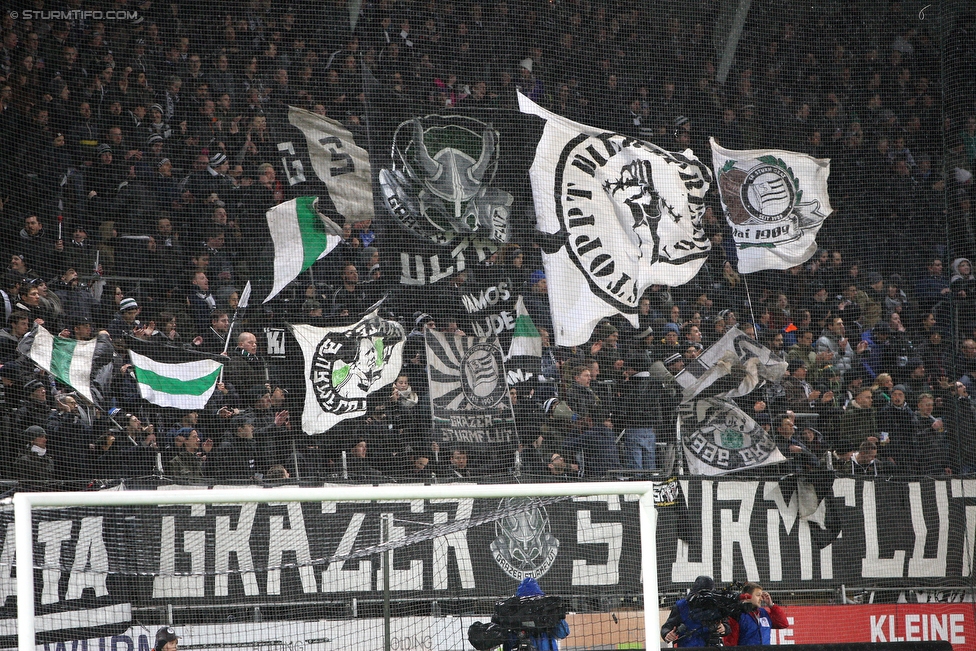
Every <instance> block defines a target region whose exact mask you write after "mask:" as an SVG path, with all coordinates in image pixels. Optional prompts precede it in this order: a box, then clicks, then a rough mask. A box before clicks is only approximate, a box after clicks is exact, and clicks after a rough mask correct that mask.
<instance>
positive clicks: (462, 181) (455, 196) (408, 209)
mask: <svg viewBox="0 0 976 651" xmlns="http://www.w3.org/2000/svg"><path fill="white" fill-rule="evenodd" d="M499 140H500V137H499V133H498V131H496V130H495V129H493V128H492V127H491V126H489V125H487V124H485V123H484V122H481V121H479V120H476V119H474V118H470V117H465V116H459V115H452V116H440V115H428V116H426V117H423V118H413V119H411V120H407V121H405V122H403V123H401V124H400V126H399V127H397V129H396V132H395V133H394V136H393V151H392V155H393V167H392V169H383V170H380V173H379V178H380V186H381V187H382V190H383V197H384V199H385V201H386V206H387V208H388V209H389V211H390V214H391V215H392V216H393V217H394V219H396V220H397V222H399V224H400V225H401V226H403V227H404V228H405V229H407V230H408V231H410V232H412V233H414V234H415V235H418V236H419V237H422V238H425V239H429V240H431V241H433V242H435V243H437V244H448V243H450V242H452V241H454V240H455V239H456V238H457V237H458V236H465V235H474V234H477V236H478V237H480V238H483V239H485V240H490V241H494V242H501V243H504V242H507V241H508V240H509V239H510V232H509V216H510V214H511V209H512V203H513V200H514V198H513V197H512V195H511V194H509V193H508V192H506V191H504V190H501V189H499V188H497V187H493V186H492V181H493V180H494V177H495V173H496V171H497V170H498V160H499V152H500V142H499Z"/></svg>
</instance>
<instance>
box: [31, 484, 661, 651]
mask: <svg viewBox="0 0 976 651" xmlns="http://www.w3.org/2000/svg"><path fill="white" fill-rule="evenodd" d="M654 488H655V484H654V483H653V482H592V483H587V482H578V483H558V484H557V483H537V484H531V483H530V484H462V483H456V484H436V485H419V484H395V485H380V486H361V485H358V486H324V487H291V486H286V487H277V488H227V487H219V488H214V489H187V490H165V491H158V490H153V491H150V490H133V491H124V490H123V491H102V492H78V493H67V492H61V493H30V492H21V493H17V494H16V495H14V497H13V505H14V529H15V558H16V567H17V568H22V567H31V568H34V541H33V510H34V509H36V508H57V507H65V508H69V507H125V506H128V507H139V506H144V507H145V506H148V507H151V506H173V505H214V504H247V503H257V504H268V503H302V502H323V503H327V502H382V501H403V500H447V499H506V498H560V497H566V498H572V497H577V498H587V497H595V496H601V495H614V496H637V497H638V500H637V501H638V505H639V534H640V554H641V560H640V571H641V579H642V587H641V590H642V596H643V604H644V609H643V625H644V629H645V638H644V639H645V641H653V640H656V639H657V632H656V631H657V629H658V627H659V614H658V603H659V600H658V576H657V556H656V547H655V540H656V528H657V513H656V510H655V506H654V504H655V502H654ZM624 551H625V552H627V551H629V552H631V553H633V551H636V550H624ZM16 586H17V595H18V597H17V620H18V621H17V626H18V649H19V651H35V633H36V628H35V622H36V620H35V585H34V572H33V571H30V572H22V571H19V569H18V571H17V577H16ZM645 644H647V642H645ZM651 646H657V645H654V644H653V643H651Z"/></svg>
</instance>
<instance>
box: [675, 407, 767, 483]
mask: <svg viewBox="0 0 976 651" xmlns="http://www.w3.org/2000/svg"><path fill="white" fill-rule="evenodd" d="M678 413H679V415H680V418H681V437H682V444H683V447H684V449H685V459H686V460H687V462H688V471H689V472H690V473H691V474H692V475H723V474H725V473H728V472H734V471H736V470H746V469H748V468H757V467H759V466H765V465H768V464H770V463H780V462H782V461H786V457H784V456H783V453H782V452H780V451H779V448H777V447H776V441H775V440H773V437H772V436H771V435H770V434H769V433H768V432H767V431H766V430H764V429H763V428H762V427H761V426H760V425H759V424H758V423H757V422H756V421H754V420H753V419H752V418H750V417H749V414H747V413H746V412H744V411H742V410H741V409H739V407H737V406H736V404H735V403H734V402H732V401H730V400H722V399H720V398H705V399H701V400H695V401H694V402H691V403H686V404H683V405H681V407H679V409H678Z"/></svg>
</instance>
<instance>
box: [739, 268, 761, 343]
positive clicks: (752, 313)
mask: <svg viewBox="0 0 976 651" xmlns="http://www.w3.org/2000/svg"><path fill="white" fill-rule="evenodd" d="M741 278H742V286H743V287H745V288H746V300H747V301H749V316H750V317H752V320H751V321H749V322H750V323H751V324H752V330H753V332H755V331H756V311H755V310H754V309H753V307H752V296H751V295H750V294H749V281H748V280H746V275H745V274H742V275H741ZM756 338H757V339H758V338H759V333H758V332H757V333H756Z"/></svg>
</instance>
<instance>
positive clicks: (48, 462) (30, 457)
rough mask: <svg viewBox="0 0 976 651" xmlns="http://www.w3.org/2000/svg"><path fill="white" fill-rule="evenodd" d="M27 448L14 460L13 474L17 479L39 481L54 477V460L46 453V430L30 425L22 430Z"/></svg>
mask: <svg viewBox="0 0 976 651" xmlns="http://www.w3.org/2000/svg"><path fill="white" fill-rule="evenodd" d="M24 438H25V439H27V443H28V449H27V451H26V452H24V454H22V455H21V456H20V457H18V459H17V461H15V462H14V476H15V477H16V478H17V479H18V480H19V481H26V482H41V481H49V480H52V479H55V475H54V461H53V460H52V459H51V457H50V456H49V455H48V454H47V432H45V431H44V428H43V427H38V426H37V425H32V426H30V427H28V428H27V429H26V430H25V431H24Z"/></svg>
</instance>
